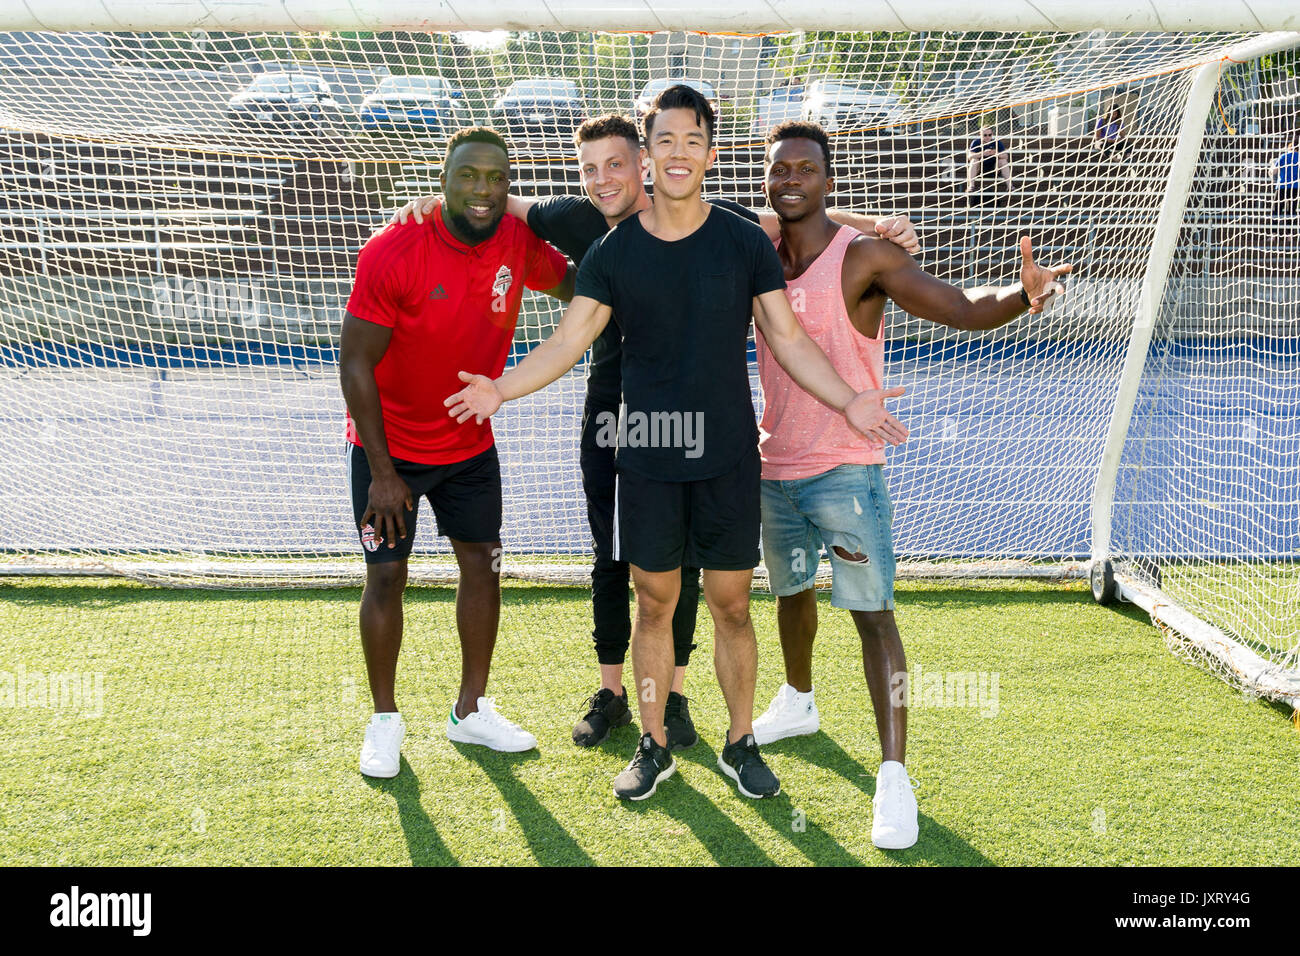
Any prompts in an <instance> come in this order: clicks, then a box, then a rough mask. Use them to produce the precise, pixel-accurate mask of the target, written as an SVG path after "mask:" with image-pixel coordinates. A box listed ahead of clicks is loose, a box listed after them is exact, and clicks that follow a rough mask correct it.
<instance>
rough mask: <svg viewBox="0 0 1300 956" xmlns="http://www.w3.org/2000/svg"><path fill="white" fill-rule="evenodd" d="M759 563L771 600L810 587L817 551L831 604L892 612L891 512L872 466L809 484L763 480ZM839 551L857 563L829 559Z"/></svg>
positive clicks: (842, 470)
mask: <svg viewBox="0 0 1300 956" xmlns="http://www.w3.org/2000/svg"><path fill="white" fill-rule="evenodd" d="M762 503H763V561H764V563H765V564H766V565H767V573H768V580H769V587H770V588H771V591H772V593H773V594H775V595H776V596H777V597H788V596H790V595H791V594H798V593H799V592H800V591H806V590H807V589H808V588H810V587H812V586H813V580H814V578H816V576H817V565H818V563H819V562H820V560H821V553H822V549H823V547H825V549H826V551H827V552H828V553H829V554H830V559H831V605H832V606H833V607H838V608H844V609H845V610H849V611H890V610H893V608H894V541H893V535H892V533H891V531H890V527H891V525H892V523H893V520H894V506H893V504H891V503H890V500H889V489H888V488H886V487H885V478H884V473H883V469H882V468H881V466H880V465H840V466H839V467H837V468H832V469H831V470H830V471H827V472H823V473H822V474H820V475H813V476H812V477H811V478H797V479H794V480H792V481H770V480H766V479H765V480H764V481H763V490H762ZM836 547H839V548H842V549H843V550H844V552H845V553H847V554H850V555H858V554H860V555H862V556H863V560H849V559H846V558H844V557H842V556H841V555H839V554H836V552H835V548H836Z"/></svg>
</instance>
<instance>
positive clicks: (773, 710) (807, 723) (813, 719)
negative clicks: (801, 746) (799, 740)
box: [754, 684, 821, 747]
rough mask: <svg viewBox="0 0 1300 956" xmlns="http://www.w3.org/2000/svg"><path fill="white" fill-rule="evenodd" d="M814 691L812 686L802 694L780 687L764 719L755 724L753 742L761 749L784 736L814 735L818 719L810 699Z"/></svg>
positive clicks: (819, 720)
mask: <svg viewBox="0 0 1300 956" xmlns="http://www.w3.org/2000/svg"><path fill="white" fill-rule="evenodd" d="M816 690H817V688H815V687H814V688H813V689H812V690H810V691H808V692H807V693H803V694H801V693H800V692H799V691H797V690H795V689H794V688H793V687H791V686H790V685H789V684H782V685H781V689H780V690H779V691H777V692H776V696H775V697H773V698H772V703H770V704H768V706H767V710H766V711H764V712H763V716H761V717H759V718H758V719H757V720H755V721H754V741H755V742H756V743H757V744H758V745H759V746H760V747H761V746H763V745H764V744H770V743H772V742H773V741H776V740H784V739H785V738H786V737H801V736H803V735H805V734H815V733H817V729H818V728H819V727H820V726H821V719H820V718H819V717H818V716H817V703H816V701H814V700H813V693H814V692H815V691H816Z"/></svg>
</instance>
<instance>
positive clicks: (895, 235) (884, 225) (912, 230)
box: [876, 213, 921, 255]
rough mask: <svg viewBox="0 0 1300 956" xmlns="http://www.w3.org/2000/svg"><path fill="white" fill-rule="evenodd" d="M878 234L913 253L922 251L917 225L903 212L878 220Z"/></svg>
mask: <svg viewBox="0 0 1300 956" xmlns="http://www.w3.org/2000/svg"><path fill="white" fill-rule="evenodd" d="M876 235H878V236H879V237H880V238H881V239H888V240H889V241H890V242H892V243H894V244H895V245H898V246H902V247H903V248H904V249H906V250H907V251H908V252H910V253H912V255H916V254H917V253H918V252H920V251H921V240H919V239H918V238H916V226H914V225H912V220H910V219H908V218H907V216H905V215H903V214H902V213H900V214H899V215H897V216H890V217H888V218H887V219H878V220H876Z"/></svg>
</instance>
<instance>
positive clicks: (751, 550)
mask: <svg viewBox="0 0 1300 956" xmlns="http://www.w3.org/2000/svg"><path fill="white" fill-rule="evenodd" d="M761 470H762V465H761V463H760V460H759V457H758V448H757V446H755V447H754V448H753V450H752V451H751V452H748V453H746V455H745V457H744V458H742V459H741V460H740V461H739V462H737V463H736V465H735V467H734V468H732V469H731V470H730V471H727V472H724V473H723V474H721V475H718V476H717V477H714V478H705V479H703V480H702V481H656V480H655V479H654V478H647V477H645V476H644V475H640V474H637V473H636V472H633V471H626V470H622V471H619V473H618V481H617V483H616V484H615V486H614V560H615V561H627V562H629V563H630V564H635V565H636V566H637V567H638V568H641V569H642V570H643V571H672V570H674V569H676V568H679V567H681V566H682V565H686V566H688V567H696V568H704V569H706V570H710V571H747V570H752V569H753V568H755V567H757V566H758V537H759V527H758V524H759V511H760V506H759V500H760V493H759V476H760V473H761Z"/></svg>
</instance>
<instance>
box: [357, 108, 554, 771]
mask: <svg viewBox="0 0 1300 956" xmlns="http://www.w3.org/2000/svg"><path fill="white" fill-rule="evenodd" d="M439 178H440V181H441V184H442V191H443V196H444V199H443V202H442V204H441V205H440V206H439V207H438V209H436V210H434V214H433V216H432V217H431V218H430V219H428V220H426V221H425V222H424V223H423V224H420V223H415V222H410V223H407V224H406V225H392V224H390V225H389V226H388V227H387V228H386V229H384V230H383V231H381V232H379V233H377V234H376V235H375V236H374V237H373V238H371V240H370V241H369V242H368V243H366V245H365V248H363V249H362V250H361V255H360V258H359V259H358V262H357V278H356V283H355V285H354V286H353V289H352V295H351V298H350V299H349V300H348V305H347V316H346V317H345V318H344V320H343V335H342V340H341V342H340V350H339V377H340V380H341V383H342V387H343V397H344V399H345V400H346V401H347V405H348V413H349V414H348V441H349V442H351V446H352V447H351V448H350V449H349V455H350V458H349V469H348V471H349V477H350V479H351V486H352V510H353V514H354V517H355V518H356V523H357V530H358V534H359V535H360V539H361V544H362V547H363V548H364V554H365V559H366V587H365V592H364V594H363V595H362V598H361V644H362V648H363V649H364V651H365V657H366V669H367V671H368V673H369V677H370V693H371V696H372V697H373V698H374V705H375V714H374V716H373V717H372V718H371V720H370V724H369V725H368V726H367V728H366V737H365V742H364V744H363V745H362V749H361V772H362V773H364V774H366V775H367V776H371V777H393V776H396V775H397V772H398V769H399V766H400V759H401V758H400V749H401V742H402V737H403V735H404V734H405V725H404V724H403V721H402V718H401V714H400V713H399V712H398V709H397V703H396V700H395V698H394V684H395V680H396V673H397V655H398V651H399V649H400V648H401V644H402V593H403V590H404V589H405V587H406V571H407V558H408V556H409V555H410V553H411V545H412V542H413V539H414V536H415V524H416V509H415V503H416V501H417V500H418V499H419V497H421V496H424V497H427V498H428V499H429V504H430V505H431V506H432V508H433V513H434V516H435V517H436V518H437V523H438V532H439V533H440V534H443V535H446V536H447V537H448V538H449V539H450V540H451V545H452V549H453V550H454V551H455V554H456V563H457V565H458V567H459V569H460V583H459V584H458V586H457V588H456V629H457V632H458V633H459V635H460V645H461V683H460V694H459V696H458V698H457V700H456V702H455V704H454V705H453V706H452V708H451V712H450V714H449V715H448V717H447V736H448V737H449V738H450V739H451V740H454V741H458V742H461V743H474V744H482V745H484V746H487V747H491V748H492V749H494V750H503V751H522V750H530V749H532V748H533V747H535V746H536V745H537V740H536V738H534V737H533V735H532V734H530V733H528V732H527V731H525V730H523V729H522V728H521V727H519V726H518V725H517V724H514V723H513V722H511V721H509V720H507V719H506V718H505V717H503V716H501V715H500V714H498V713H497V712H496V707H495V702H494V701H493V699H492V698H489V697H486V696H484V695H485V693H486V690H487V678H488V669H489V667H490V665H491V661H492V648H493V646H494V645H495V643H496V635H497V620H498V617H499V615H500V609H501V590H500V560H499V559H500V554H501V468H500V464H499V463H498V460H497V451H496V446H495V444H494V442H493V437H492V428H491V424H490V423H489V422H484V423H483V424H481V425H480V424H476V423H474V422H464V423H459V424H458V423H457V422H456V421H455V420H454V419H451V418H449V417H448V416H447V413H446V409H445V408H444V407H443V404H442V400H443V398H444V397H446V396H447V395H448V394H449V393H450V392H452V391H455V390H456V389H457V388H459V387H460V384H461V383H460V381H459V379H458V378H457V372H458V371H460V370H461V369H464V368H472V369H474V370H475V371H476V372H478V373H480V374H484V375H491V376H497V375H500V374H501V372H502V370H503V369H504V368H505V363H506V356H507V354H508V353H509V351H510V345H511V343H512V342H513V340H514V332H515V322H516V320H517V318H518V316H519V306H520V302H521V301H522V298H523V290H524V288H525V287H527V288H530V289H537V290H544V291H545V292H546V294H548V295H552V296H555V297H556V298H558V299H563V300H568V299H569V298H570V296H571V295H572V293H573V276H572V270H571V269H570V268H569V267H568V266H567V264H566V262H565V260H564V257H563V256H562V255H560V253H558V252H556V251H555V250H554V249H552V248H551V247H550V246H548V245H546V243H544V242H542V240H540V239H538V238H537V236H535V235H534V234H533V233H532V232H531V231H530V230H529V229H528V227H527V226H526V225H525V224H524V223H523V222H521V221H520V220H518V219H516V218H514V217H513V216H507V215H506V193H507V190H508V189H509V187H510V159H509V155H508V152H507V149H506V144H505V141H504V140H503V139H502V138H501V137H500V136H499V135H498V134H497V133H495V132H493V131H492V130H490V129H484V128H478V127H476V128H471V129H463V130H461V131H459V132H458V133H456V134H455V135H454V136H453V137H452V138H451V140H450V141H449V142H448V144H447V155H446V161H445V162H444V164H443V171H442V174H441V176H440V177H439Z"/></svg>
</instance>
